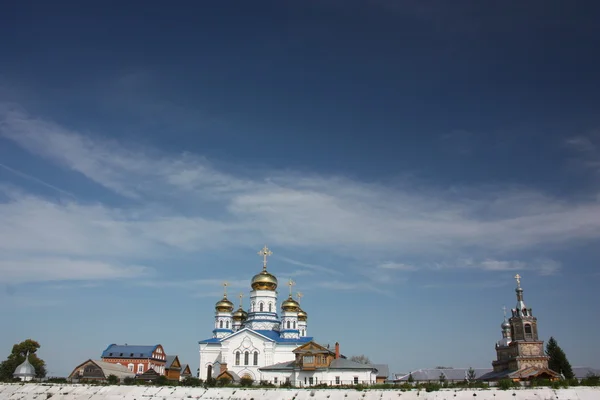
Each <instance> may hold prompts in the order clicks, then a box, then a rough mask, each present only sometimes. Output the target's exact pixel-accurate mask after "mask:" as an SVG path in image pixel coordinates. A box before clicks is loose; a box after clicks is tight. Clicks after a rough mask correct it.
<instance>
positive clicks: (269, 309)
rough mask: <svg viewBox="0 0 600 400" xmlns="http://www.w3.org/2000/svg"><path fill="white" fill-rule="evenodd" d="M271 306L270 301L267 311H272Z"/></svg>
mask: <svg viewBox="0 0 600 400" xmlns="http://www.w3.org/2000/svg"><path fill="white" fill-rule="evenodd" d="M272 306H273V305H272V304H271V303H269V312H271V311H272V309H271V307H272Z"/></svg>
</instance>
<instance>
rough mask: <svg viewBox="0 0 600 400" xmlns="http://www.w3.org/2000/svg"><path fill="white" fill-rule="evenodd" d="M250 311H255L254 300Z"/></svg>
mask: <svg viewBox="0 0 600 400" xmlns="http://www.w3.org/2000/svg"><path fill="white" fill-rule="evenodd" d="M250 311H254V302H252V306H251V307H250Z"/></svg>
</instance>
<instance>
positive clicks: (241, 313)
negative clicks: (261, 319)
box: [232, 307, 248, 321]
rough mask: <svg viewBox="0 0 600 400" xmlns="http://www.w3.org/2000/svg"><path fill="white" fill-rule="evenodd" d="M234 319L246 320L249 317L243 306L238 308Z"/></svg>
mask: <svg viewBox="0 0 600 400" xmlns="http://www.w3.org/2000/svg"><path fill="white" fill-rule="evenodd" d="M232 317H233V320H234V321H245V320H246V318H248V313H247V312H246V311H244V309H243V308H242V307H240V308H238V309H237V311H236V312H234V313H233V315H232Z"/></svg>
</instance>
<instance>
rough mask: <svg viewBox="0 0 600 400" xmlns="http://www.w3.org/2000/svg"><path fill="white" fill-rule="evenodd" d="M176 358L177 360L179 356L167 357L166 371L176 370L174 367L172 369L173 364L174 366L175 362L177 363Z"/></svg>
mask: <svg viewBox="0 0 600 400" xmlns="http://www.w3.org/2000/svg"><path fill="white" fill-rule="evenodd" d="M176 358H177V356H166V357H165V359H166V360H165V361H166V364H165V369H176V368H172V367H171V366H172V364H173V361H175V359H176ZM180 364H181V363H180Z"/></svg>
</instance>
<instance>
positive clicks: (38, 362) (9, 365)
mask: <svg viewBox="0 0 600 400" xmlns="http://www.w3.org/2000/svg"><path fill="white" fill-rule="evenodd" d="M39 348H40V344H39V343H38V342H36V341H35V340H31V339H27V340H25V341H23V342H21V343H17V344H15V345H14V346H13V348H12V352H11V353H10V355H9V356H8V358H7V359H6V360H4V361H3V362H2V363H1V364H0V380H3V381H8V380H12V374H13V373H14V372H15V369H16V368H17V367H18V366H19V365H20V364H21V363H23V361H25V357H26V356H27V352H29V362H30V363H31V365H33V368H35V373H36V377H37V378H43V377H45V376H46V363H45V362H44V360H42V359H40V358H39V357H38V356H37V354H35V353H36V351H37V350H38V349H39Z"/></svg>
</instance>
